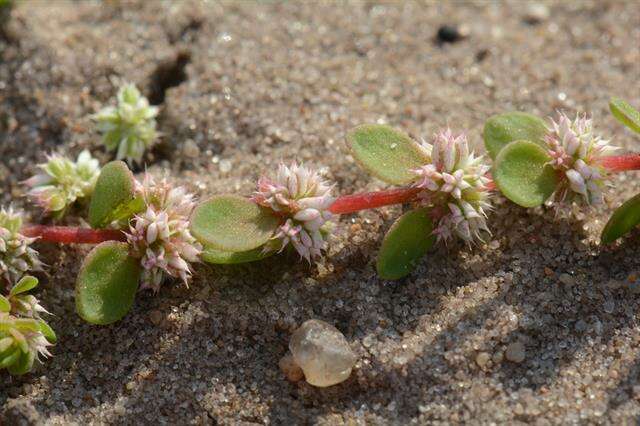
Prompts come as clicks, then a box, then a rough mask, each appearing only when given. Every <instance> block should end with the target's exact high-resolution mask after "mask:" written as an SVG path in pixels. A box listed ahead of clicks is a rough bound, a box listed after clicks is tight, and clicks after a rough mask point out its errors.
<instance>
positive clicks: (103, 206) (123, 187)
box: [89, 161, 135, 228]
mask: <svg viewBox="0 0 640 426" xmlns="http://www.w3.org/2000/svg"><path fill="white" fill-rule="evenodd" d="M134 197H135V192H134V177H133V173H131V170H129V168H128V167H127V165H126V164H125V163H123V162H122V161H112V162H110V163H108V164H107V165H106V166H104V167H103V168H102V171H101V172H100V176H99V177H98V180H97V182H96V187H95V190H94V191H93V196H92V197H91V203H90V204H89V224H90V225H91V226H92V227H93V228H104V227H105V226H107V225H109V224H110V223H111V222H113V221H114V220H119V219H121V218H120V217H116V215H117V214H118V212H120V211H121V209H123V206H125V205H127V204H129V203H130V202H132V201H133V200H134Z"/></svg>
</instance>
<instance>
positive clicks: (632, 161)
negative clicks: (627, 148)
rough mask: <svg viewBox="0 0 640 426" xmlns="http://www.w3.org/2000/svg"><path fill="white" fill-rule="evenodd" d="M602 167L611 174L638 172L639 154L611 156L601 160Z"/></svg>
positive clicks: (639, 167) (639, 166)
mask: <svg viewBox="0 0 640 426" xmlns="http://www.w3.org/2000/svg"><path fill="white" fill-rule="evenodd" d="M602 166H603V167H604V168H605V169H607V170H609V171H611V172H624V171H630V170H640V154H626V155H612V156H610V157H604V158H603V159H602Z"/></svg>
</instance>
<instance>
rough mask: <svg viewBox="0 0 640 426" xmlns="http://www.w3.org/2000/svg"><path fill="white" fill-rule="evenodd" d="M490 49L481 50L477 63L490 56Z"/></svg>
mask: <svg viewBox="0 0 640 426" xmlns="http://www.w3.org/2000/svg"><path fill="white" fill-rule="evenodd" d="M489 53H490V52H489V49H480V50H478V52H477V53H476V62H482V61H484V60H485V59H487V56H489Z"/></svg>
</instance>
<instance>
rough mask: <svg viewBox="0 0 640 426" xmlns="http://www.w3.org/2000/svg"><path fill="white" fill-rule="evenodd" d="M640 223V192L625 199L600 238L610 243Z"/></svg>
mask: <svg viewBox="0 0 640 426" xmlns="http://www.w3.org/2000/svg"><path fill="white" fill-rule="evenodd" d="M637 225H640V194H638V195H636V196H635V197H633V198H631V199H629V200H627V201H625V202H624V203H623V204H622V205H621V206H620V207H618V208H617V209H616V211H614V212H613V214H612V215H611V217H610V218H609V221H608V222H607V224H606V225H605V227H604V229H603V230H602V236H601V237H600V240H601V241H602V243H603V244H609V243H612V242H614V241H615V240H617V239H618V238H620V237H622V236H623V235H624V234H626V233H627V232H629V231H631V230H632V229H633V228H635V227H636V226H637Z"/></svg>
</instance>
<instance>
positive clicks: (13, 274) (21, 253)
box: [0, 208, 42, 284]
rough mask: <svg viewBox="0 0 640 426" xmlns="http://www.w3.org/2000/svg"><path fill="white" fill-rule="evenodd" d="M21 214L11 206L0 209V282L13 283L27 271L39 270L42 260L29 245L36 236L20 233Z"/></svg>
mask: <svg viewBox="0 0 640 426" xmlns="http://www.w3.org/2000/svg"><path fill="white" fill-rule="evenodd" d="M21 227H22V216H21V215H20V214H18V213H16V212H14V211H13V210H12V209H11V208H9V209H7V210H5V209H2V210H0V282H2V281H4V282H5V284H10V283H15V282H17V281H18V280H20V279H21V278H22V277H23V276H24V275H25V274H26V273H27V271H39V270H41V269H42V262H40V260H39V259H38V252H36V251H35V250H34V249H32V248H31V247H30V245H31V243H33V242H34V241H35V240H36V238H30V237H26V236H24V235H23V234H21V233H20V228H21Z"/></svg>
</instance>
